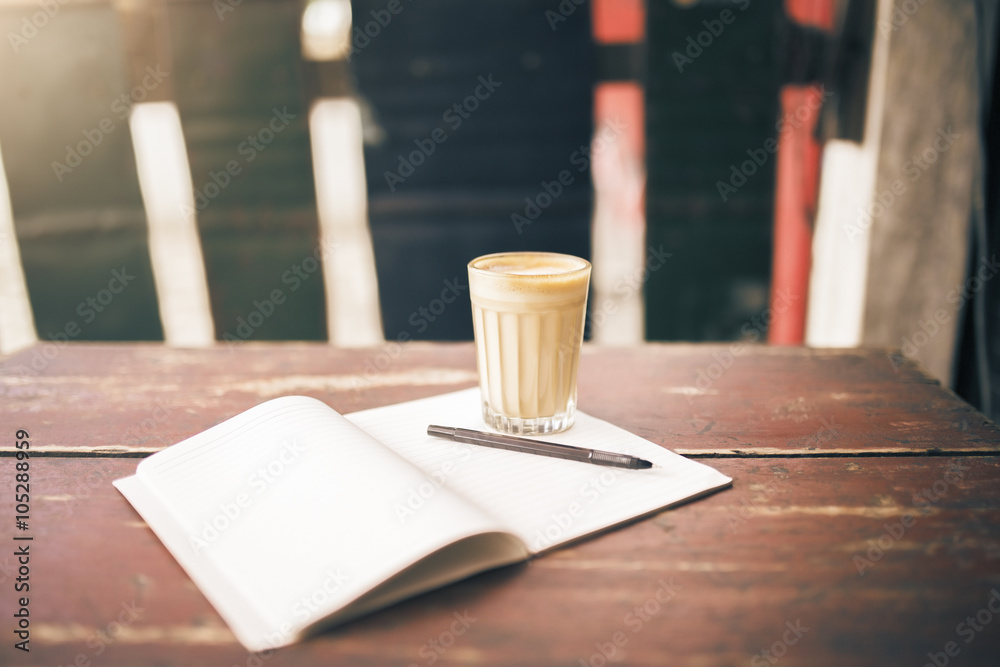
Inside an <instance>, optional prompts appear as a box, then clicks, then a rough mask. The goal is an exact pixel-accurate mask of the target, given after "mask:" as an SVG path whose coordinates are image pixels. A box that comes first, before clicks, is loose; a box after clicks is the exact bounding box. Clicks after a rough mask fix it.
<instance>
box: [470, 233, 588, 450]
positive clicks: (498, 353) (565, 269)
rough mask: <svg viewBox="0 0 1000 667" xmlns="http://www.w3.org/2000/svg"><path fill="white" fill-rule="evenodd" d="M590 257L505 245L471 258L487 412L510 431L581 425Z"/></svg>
mask: <svg viewBox="0 0 1000 667" xmlns="http://www.w3.org/2000/svg"><path fill="white" fill-rule="evenodd" d="M589 283H590V262H588V261H587V260H585V259H581V258H579V257H574V256H572V255H563V254H559V253H551V252H505V253H496V254H493V255H484V256H482V257H477V258H476V259H474V260H472V261H471V262H469V294H470V296H471V299H472V321H473V328H474V330H475V337H476V360H477V363H478V366H479V385H480V389H481V390H482V399H483V419H484V420H485V421H486V423H487V424H488V425H489V426H491V427H492V428H494V429H496V430H498V431H501V432H503V433H514V434H522V435H530V434H534V433H555V432H557V431H564V430H566V429H567V428H569V427H570V426H572V425H573V415H574V412H575V410H576V374H577V369H578V368H579V365H580V345H581V343H582V341H583V326H584V317H585V313H586V309H587V288H588V285H589Z"/></svg>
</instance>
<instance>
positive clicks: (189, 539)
mask: <svg viewBox="0 0 1000 667" xmlns="http://www.w3.org/2000/svg"><path fill="white" fill-rule="evenodd" d="M423 482H424V476H423V474H422V473H421V472H420V471H419V470H417V469H416V468H414V467H413V466H411V465H409V464H408V463H407V462H406V461H404V460H402V459H401V458H399V457H398V456H397V455H395V454H393V453H392V452H391V451H390V450H388V449H386V448H385V447H384V446H382V445H380V444H379V443H378V442H375V441H374V440H372V439H371V437H370V436H368V435H367V434H365V433H364V432H362V431H359V430H358V429H357V428H356V427H354V426H353V425H352V424H350V423H349V422H348V421H346V420H345V419H344V418H343V417H341V416H340V415H339V414H337V413H336V412H335V411H333V410H332V409H330V408H329V407H328V406H327V405H325V404H324V403H322V402H320V401H318V400H316V399H313V398H306V397H302V396H293V397H286V398H278V399H274V400H271V401H267V402H266V403H263V404H261V405H258V406H256V407H254V408H251V409H250V410H248V411H246V412H244V413H242V414H240V415H237V416H236V417H233V418H231V419H229V420H227V421H225V422H223V423H221V424H219V425H217V426H215V427H213V428H211V429H209V430H207V431H205V432H203V433H199V434H198V435H196V436H194V437H192V438H189V439H187V440H185V441H183V442H180V443H178V444H176V445H173V446H172V447H169V448H167V449H165V450H163V451H162V452H159V453H157V454H154V455H153V456H151V457H149V458H147V459H145V460H144V461H142V462H141V463H140V464H139V466H138V469H137V471H136V475H134V476H133V477H129V478H126V479H123V480H117V481H116V482H115V486H116V487H118V489H119V490H120V491H121V492H122V493H123V494H124V495H125V496H126V498H128V499H129V501H130V502H131V503H132V505H133V506H134V507H135V508H136V510H137V511H138V512H139V513H140V514H141V515H142V516H143V518H144V519H145V520H146V522H147V523H148V524H149V526H150V527H151V528H152V529H153V530H154V532H156V534H157V536H158V537H159V538H160V539H161V540H162V541H163V543H164V545H166V547H167V548H168V549H169V550H170V552H171V553H172V554H173V555H174V557H175V558H176V559H177V560H178V562H179V563H180V564H181V565H182V566H183V567H184V569H185V570H186V571H187V572H188V574H189V575H190V576H191V578H192V579H193V580H194V581H195V583H196V584H197V585H198V587H199V588H200V589H201V590H202V591H203V592H204V593H205V595H206V597H207V598H208V599H209V600H210V601H211V602H212V604H213V605H214V606H215V608H216V609H217V610H218V611H219V613H220V614H221V615H222V617H223V618H224V619H225V620H226V622H227V623H228V624H229V626H230V627H231V628H232V629H233V632H234V634H236V636H237V637H238V638H239V639H240V641H241V642H242V643H243V644H244V645H245V646H247V647H248V648H251V649H253V650H262V649H265V648H270V647H273V646H276V645H283V644H287V643H289V642H291V641H293V640H294V639H295V638H296V637H297V635H298V632H299V631H300V630H301V629H302V628H304V627H306V626H307V625H308V624H309V623H311V622H313V621H315V620H317V619H318V618H321V617H323V616H326V615H327V614H329V613H331V612H333V611H335V610H338V609H340V608H341V607H343V606H344V605H346V604H347V603H349V602H351V601H352V600H354V599H356V598H358V597H359V596H361V595H362V594H364V593H366V592H367V591H369V590H371V589H372V588H374V587H375V586H377V585H378V584H379V583H381V582H383V581H385V580H386V579H388V578H389V577H391V576H392V575H395V574H397V573H398V572H400V571H401V570H403V569H404V568H406V567H407V566H409V565H411V564H412V563H414V562H416V561H417V560H419V559H420V558H422V557H423V556H426V555H427V554H430V553H432V552H434V551H436V550H438V549H440V548H442V547H444V546H445V545H448V544H451V543H453V542H455V541H457V540H460V539H462V538H464V537H467V536H469V535H474V534H480V533H484V532H489V531H496V530H499V529H500V526H499V525H498V524H496V523H495V522H494V521H493V520H492V519H491V518H490V517H489V516H488V515H486V514H484V513H481V512H479V511H478V510H476V509H475V508H474V507H470V506H468V505H466V504H465V503H463V502H462V501H461V500H459V499H457V498H450V497H449V496H450V494H449V493H448V492H447V491H443V490H437V493H435V494H434V495H433V497H430V498H428V499H425V502H424V504H423V507H421V509H420V511H419V512H415V513H414V514H412V515H409V516H405V517H402V518H401V517H400V516H399V514H398V512H397V511H396V507H395V502H396V499H397V498H400V497H405V496H406V495H407V493H408V492H409V491H410V490H416V489H419V487H420V485H421V484H422V483H423Z"/></svg>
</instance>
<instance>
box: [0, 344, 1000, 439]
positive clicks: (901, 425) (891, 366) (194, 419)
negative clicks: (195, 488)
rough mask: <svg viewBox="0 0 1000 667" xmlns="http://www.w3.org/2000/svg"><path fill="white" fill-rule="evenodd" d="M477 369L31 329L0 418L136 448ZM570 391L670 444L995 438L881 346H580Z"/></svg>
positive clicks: (386, 350) (367, 402) (372, 399)
mask: <svg viewBox="0 0 1000 667" xmlns="http://www.w3.org/2000/svg"><path fill="white" fill-rule="evenodd" d="M47 355H49V356H51V357H52V358H51V359H49V358H48V356H47ZM475 384H476V374H475V357H474V354H473V348H472V345H471V344H470V343H455V344H427V343H412V344H407V345H403V346H400V345H397V344H395V343H390V344H386V345H385V346H383V347H380V348H371V349H358V350H342V349H336V348H332V347H330V346H328V345H323V344H309V343H282V344H277V343H276V344H246V345H240V346H235V347H232V348H230V347H229V346H226V345H220V346H218V347H216V348H213V349H207V350H183V349H169V348H165V347H163V346H161V345H152V344H126V345H122V344H113V345H106V344H74V345H70V346H67V347H63V348H59V347H56V346H55V344H53V343H45V344H40V345H38V346H36V347H34V348H31V349H28V350H25V351H23V352H21V353H19V354H17V355H14V356H12V357H9V358H7V359H5V360H4V361H2V362H0V421H2V423H4V424H7V423H10V424H12V425H15V426H14V427H16V428H20V427H21V426H19V424H26V425H28V426H29V427H30V428H31V429H32V431H33V433H32V437H33V438H34V442H35V447H36V448H37V451H38V452H48V453H53V454H65V453H72V452H76V453H90V454H122V453H125V454H129V453H131V454H132V455H144V454H147V453H149V452H152V451H156V450H158V449H161V448H163V447H165V446H168V445H170V444H173V443H174V442H177V441H179V440H181V439H183V438H186V437H189V436H191V435H194V434H195V433H198V432H200V431H202V430H204V429H206V428H208V427H210V426H212V425H214V424H216V423H218V422H220V421H222V420H223V419H225V418H228V417H230V416H233V415H235V414H237V413H239V412H241V411H243V410H246V409H248V408H250V407H252V406H253V405H256V404H257V403H260V402H261V401H264V400H267V399H269V398H274V397H277V396H282V395H288V394H304V395H308V396H314V397H316V398H318V399H320V400H323V401H325V402H327V403H329V404H330V405H331V406H332V407H333V408H335V409H336V410H338V411H340V412H342V413H347V412H353V411H355V410H361V409H364V408H370V407H376V406H379V405H386V404H390V403H395V402H398V401H404V400H409V399H415V398H421V397H424V396H431V395H434V394H438V393H443V392H446V391H454V390H458V389H462V388H466V387H472V386H475ZM579 405H580V408H581V409H582V410H584V411H586V412H589V413H590V414H593V415H594V416H597V417H600V418H602V419H606V420H608V421H611V422H613V423H615V424H618V425H619V426H621V427H623V428H626V429H628V430H630V431H632V432H634V433H636V434H638V435H641V436H642V437H644V438H648V439H649V440H651V441H653V442H656V443H657V444H660V445H663V446H665V447H669V448H671V449H673V450H675V451H677V452H679V453H682V454H697V455H703V456H741V455H768V456H793V455H807V456H816V455H834V454H844V453H853V454H859V455H874V454H892V455H906V454H911V453H939V454H940V453H951V452H955V453H971V452H997V451H1000V430H998V429H997V426H996V425H995V424H993V423H992V422H990V421H988V420H986V419H985V418H984V417H983V416H982V414H980V413H979V412H977V411H976V410H974V409H973V408H972V407H971V406H969V405H968V404H967V403H966V402H965V401H963V400H961V399H960V398H958V397H957V396H955V394H953V393H952V392H950V391H949V390H947V389H945V388H943V387H941V385H940V384H939V383H938V382H937V381H936V380H933V379H931V378H930V377H929V376H928V375H927V374H926V373H924V372H923V371H921V370H920V369H919V368H918V367H917V366H915V365H914V364H913V363H912V362H910V361H908V360H906V359H904V358H903V357H901V356H898V355H893V354H891V353H889V352H888V351H885V350H810V349H804V348H784V347H765V346H749V345H739V344H723V345H720V344H704V345H701V344H699V345H675V344H671V345H664V344H649V345H645V346H642V347H638V348H620V349H619V348H599V347H594V346H584V352H583V357H582V360H581V369H580V388H579Z"/></svg>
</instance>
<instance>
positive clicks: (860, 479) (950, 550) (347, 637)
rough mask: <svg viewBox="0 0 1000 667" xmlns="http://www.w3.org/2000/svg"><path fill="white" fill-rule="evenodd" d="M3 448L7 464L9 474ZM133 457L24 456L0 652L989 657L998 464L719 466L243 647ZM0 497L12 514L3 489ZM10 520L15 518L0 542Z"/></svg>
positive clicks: (956, 460)
mask: <svg viewBox="0 0 1000 667" xmlns="http://www.w3.org/2000/svg"><path fill="white" fill-rule="evenodd" d="M12 462H13V461H12V459H10V458H2V459H0V488H3V489H10V488H12V485H13V480H12V476H13V474H14V471H13V466H12V465H11V464H12ZM136 463H137V462H136V461H135V460H134V459H127V458H118V457H100V458H82V459H81V458H37V459H34V460H33V461H32V490H33V493H34V495H35V504H34V509H33V510H32V519H31V532H32V534H33V535H34V537H35V539H34V541H33V542H32V543H31V550H32V551H31V553H32V560H31V566H32V570H31V583H32V590H31V614H32V616H31V618H32V642H31V652H30V653H29V654H25V653H22V652H20V651H16V650H14V649H13V648H12V643H11V642H10V641H4V642H3V643H2V644H0V664H4V665H12V666H13V665H69V664H72V663H73V662H74V661H76V660H77V656H83V658H82V660H84V661H88V662H86V663H80V664H91V665H133V666H141V665H157V666H162V667H167V666H171V665H184V666H191V665H225V666H226V667H228V666H230V665H241V666H242V665H248V666H253V665H260V664H265V665H305V666H308V665H331V664H336V665H341V664H343V665H373V666H374V665H379V666H382V665H404V666H409V665H420V666H423V665H431V664H436V665H462V664H476V665H498V666H499V665H503V666H507V665H514V664H517V665H573V666H577V665H580V664H581V660H582V664H584V665H587V664H591V665H600V664H604V663H602V662H601V661H600V658H601V654H600V650H601V648H604V649H605V651H609V650H610V648H609V647H614V642H615V640H616V638H617V639H618V640H619V644H620V645H619V646H618V647H614V650H615V654H614V657H615V660H613V661H611V662H609V663H608V664H627V665H666V664H669V665H682V666H683V665H738V664H739V665H746V664H751V665H753V664H766V663H761V662H759V661H758V662H756V663H755V662H753V660H754V657H755V656H758V657H759V656H760V652H761V651H763V650H771V649H772V648H774V649H775V651H776V652H781V653H782V656H781V657H780V660H779V662H778V663H776V664H780V665H790V666H792V665H811V666H816V667H823V666H826V665H830V666H834V665H845V664H850V665H890V664H891V665H896V664H900V665H902V664H909V665H922V664H924V662H926V661H927V653H928V652H931V653H935V652H940V651H943V650H944V647H945V645H946V643H947V642H949V641H955V642H956V643H957V647H958V648H959V649H960V658H955V659H954V662H953V664H956V665H963V666H968V665H994V664H995V658H996V655H997V653H998V651H1000V616H997V615H996V614H993V613H992V612H990V622H983V620H982V619H985V617H986V614H982V615H981V619H980V623H982V625H981V626H980V627H981V628H982V630H980V631H975V632H973V633H972V636H971V637H969V635H968V634H967V633H965V632H964V631H963V634H958V632H959V631H958V630H957V628H958V627H959V626H960V624H963V623H965V619H966V618H967V617H969V616H972V617H975V616H976V615H977V614H978V613H980V610H982V609H988V607H987V604H988V602H989V599H990V596H991V591H994V590H998V589H1000V574H998V572H1000V532H998V529H997V526H998V525H1000V482H998V481H997V480H998V478H1000V461H998V460H997V459H996V458H995V457H990V456H974V457H932V458H928V457H897V458H864V459H856V458H853V457H847V458H837V459H832V458H831V459H804V458H793V459H786V460H762V459H722V460H718V461H715V462H714V465H716V467H718V468H719V469H720V470H721V471H722V472H723V473H725V474H727V475H730V476H732V477H733V478H734V480H735V481H734V486H733V488H732V489H731V490H727V491H722V492H719V493H716V494H714V495H712V496H709V497H707V498H705V499H702V500H699V501H697V502H694V503H691V504H688V505H685V506H681V507H679V508H675V509H672V510H668V511H665V512H662V513H659V514H658V515H656V516H654V517H651V518H648V519H646V520H643V521H640V522H636V523H633V524H632V525H629V526H626V527H624V528H621V529H619V530H615V531H612V532H609V533H606V534H604V535H601V536H598V537H595V538H593V539H590V540H587V541H584V542H581V543H577V544H576V545H574V546H572V547H570V548H565V549H562V550H559V551H556V552H553V553H551V554H548V555H546V556H542V557H539V558H537V559H535V560H533V561H531V562H530V563H527V564H524V565H520V566H513V567H509V568H504V569H501V570H496V571H493V572H491V573H487V574H483V575H480V576H477V577H473V578H471V579H469V580H466V581H464V582H460V583H458V584H454V585H452V586H449V587H447V588H445V589H442V590H438V591H435V592H432V593H428V594H425V595H422V596H420V597H417V598H414V599H412V600H410V601H407V602H404V603H401V604H398V605H396V606H394V607H391V608H389V609H385V610H383V611H380V612H377V613H375V614H372V615H370V616H367V617H365V618H363V619H360V620H358V621H356V622H353V623H350V624H348V625H346V626H343V627H341V628H339V629H336V630H333V631H331V632H328V633H326V634H323V635H321V636H318V637H316V638H314V639H311V640H308V641H306V642H304V643H302V644H299V645H296V646H294V647H291V648H288V649H283V650H280V651H277V652H275V653H274V654H272V655H268V656H266V657H264V656H251V655H248V654H246V653H245V652H244V651H243V650H242V648H241V647H240V646H239V644H238V643H236V641H235V639H234V638H233V636H232V635H231V634H230V632H229V630H228V629H227V628H226V626H225V625H224V624H223V622H222V621H221V619H220V618H219V617H218V615H217V614H216V613H215V612H214V610H213V609H212V607H211V606H210V605H209V604H208V602H207V601H206V600H205V599H204V597H203V596H202V595H201V593H200V592H199V591H198V590H197V589H196V588H195V587H194V586H193V585H192V583H191V582H190V580H189V579H188V578H187V576H186V575H185V574H184V573H183V571H182V570H181V569H180V568H179V566H178V565H177V564H176V562H175V561H174V560H173V558H172V557H171V556H170V555H169V554H168V553H167V551H166V550H165V549H164V548H163V546H162V545H161V544H160V542H159V541H158V540H157V539H156V537H155V536H154V535H153V534H152V532H151V531H150V530H149V529H148V528H147V527H146V526H145V524H144V523H143V522H142V521H141V519H140V518H139V516H138V515H137V514H136V513H135V512H134V511H133V510H132V508H131V506H129V504H128V503H127V502H126V501H125V500H124V498H122V497H121V496H120V495H119V494H118V492H117V491H116V490H115V489H114V488H113V487H112V486H111V481H112V480H113V479H116V478H118V477H121V476H125V475H128V474H131V473H132V472H133V471H134V469H135V465H136ZM928 494H929V495H928ZM916 497H922V498H923V500H917V499H916ZM0 498H2V501H0V514H2V516H4V517H10V516H12V514H13V506H12V499H11V494H8V493H4V494H3V495H2V496H0ZM906 517H911V518H910V519H907V518H906ZM904 521H905V522H906V523H907V524H908V526H906V527H904V528H901V529H897V528H895V527H894V526H895V525H896V524H897V523H898V524H900V525H902V522H904ZM900 530H901V531H902V532H899V531H900ZM12 533H13V530H12V528H9V527H7V524H6V523H5V527H4V530H3V539H5V540H6V541H7V543H8V544H11V543H12V542H10V539H11V535H12ZM873 545H874V549H875V550H873V551H872V553H869V550H870V549H873ZM880 545H881V546H880ZM10 551H12V550H10V549H6V548H5V549H4V550H3V555H0V580H2V581H0V586H2V590H3V593H2V594H0V618H4V619H10V618H11V615H12V613H13V604H14V601H13V596H12V594H11V582H12V580H13V579H12V578H13V576H14V574H13V567H14V565H15V564H14V563H13V560H14V559H13V557H12V556H11V554H10ZM855 557H860V558H863V559H866V560H867V561H868V562H869V564H868V565H864V563H862V569H863V570H864V575H863V576H862V575H861V574H860V573H859V565H858V562H857V561H856V560H855ZM288 566H289V567H294V554H289V559H288ZM261 576H270V577H280V576H281V573H280V572H276V573H261ZM658 595H659V599H658V598H657V596H658ZM998 604H1000V603H994V608H997V606H998ZM123 605H124V606H123ZM129 609H132V610H134V613H133V614H130V613H129V611H128V610H129ZM140 609H141V611H138V610H140ZM456 614H458V617H462V616H464V617H465V619H466V623H465V625H463V624H462V623H460V622H459V621H458V620H457V617H456ZM133 616H134V618H133ZM470 619H475V620H470ZM0 624H3V625H5V626H6V625H8V624H9V620H5V621H0ZM786 624H791V627H796V626H797V627H798V628H799V630H798V634H799V635H800V636H798V637H796V635H795V634H794V633H792V632H791V631H790V630H789V625H786ZM466 625H467V627H466ZM961 627H963V628H965V629H968V628H969V627H970V626H967V625H966V626H961ZM805 628H808V630H805ZM459 630H461V631H462V632H461V633H459V632H458V631H459ZM102 633H103V634H102ZM616 633H620V634H616ZM5 634H6V630H5ZM967 637H969V641H968V642H966V641H965V639H966V638H967ZM785 639H789V640H792V639H794V640H795V643H794V644H792V643H788V644H786V645H785V646H784V647H782V646H781V644H782V643H783V642H784V641H785ZM432 641H437V642H438V647H439V649H435V648H434V645H432V644H431V643H430V642H432ZM445 644H447V647H445ZM595 656H596V657H595ZM432 657H433V658H435V659H434V660H433V661H432V660H431V658H432ZM761 659H763V658H761Z"/></svg>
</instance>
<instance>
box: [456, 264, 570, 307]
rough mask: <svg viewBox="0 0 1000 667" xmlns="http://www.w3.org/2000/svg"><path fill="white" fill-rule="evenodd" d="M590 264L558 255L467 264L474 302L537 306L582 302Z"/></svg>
mask: <svg viewBox="0 0 1000 667" xmlns="http://www.w3.org/2000/svg"><path fill="white" fill-rule="evenodd" d="M589 279H590V262H588V261H587V260H585V259H581V258H579V257H574V256H572V255H562V254H559V253H549V252H537V253H532V252H529V253H500V254H496V255H486V256H484V257H479V258H477V259H474V260H473V261H472V262H470V263H469V287H470V292H471V294H472V299H473V300H474V301H483V300H491V301H493V300H495V301H506V302H509V301H512V300H513V301H525V302H537V303H551V302H566V301H574V300H578V299H585V298H586V296H587V285H588V282H589Z"/></svg>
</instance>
